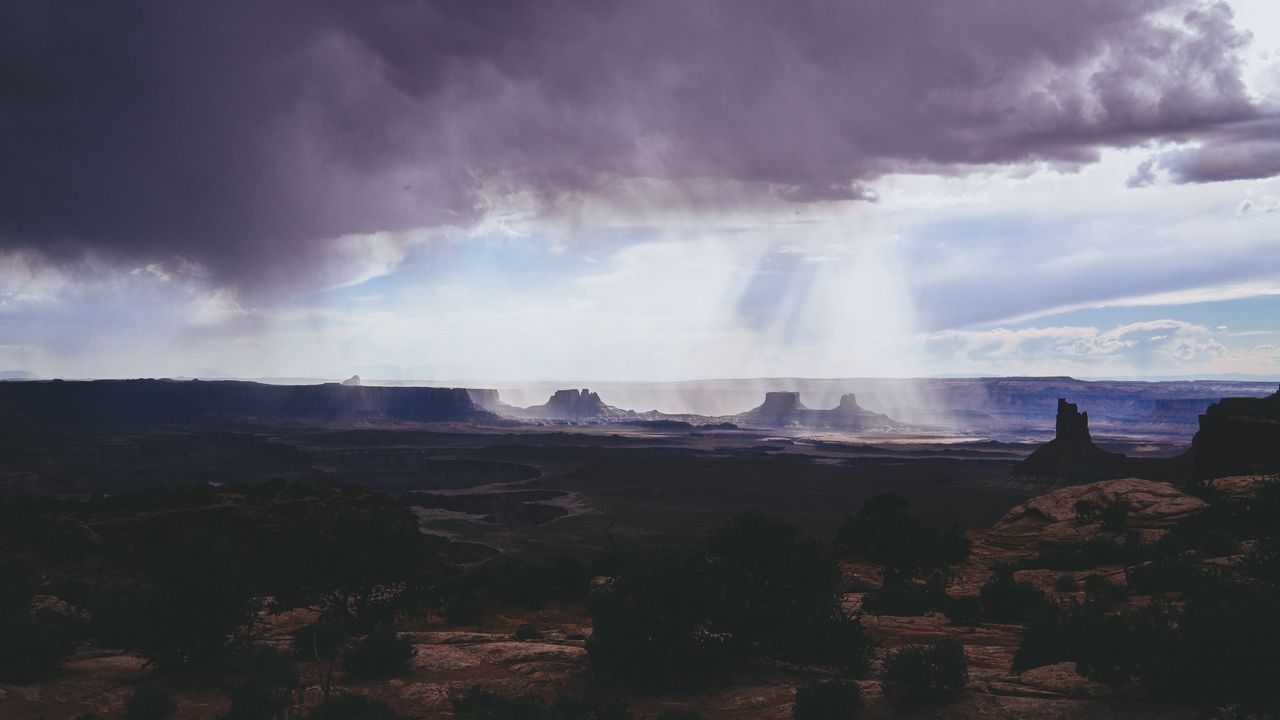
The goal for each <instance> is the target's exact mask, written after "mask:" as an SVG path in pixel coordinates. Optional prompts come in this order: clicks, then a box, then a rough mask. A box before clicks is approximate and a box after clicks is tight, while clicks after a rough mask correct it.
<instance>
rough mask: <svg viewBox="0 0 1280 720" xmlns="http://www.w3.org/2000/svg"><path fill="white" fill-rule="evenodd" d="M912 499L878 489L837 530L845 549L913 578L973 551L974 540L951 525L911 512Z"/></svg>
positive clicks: (839, 543) (891, 575)
mask: <svg viewBox="0 0 1280 720" xmlns="http://www.w3.org/2000/svg"><path fill="white" fill-rule="evenodd" d="M909 508H910V503H909V502H908V501H907V500H906V499H905V498H902V497H899V496H897V495H894V494H892V493H885V494H882V495H877V496H875V497H873V498H871V499H870V500H867V501H866V503H864V504H863V506H862V509H861V510H860V511H858V514H857V515H855V516H853V517H850V518H846V519H845V521H844V523H843V524H842V525H841V526H840V529H839V531H837V533H836V538H835V545H836V547H837V548H839V549H841V550H842V551H844V552H846V553H849V554H851V555H853V556H856V557H862V558H865V559H867V560H869V561H871V562H875V563H880V564H881V565H883V567H884V575H885V578H886V579H888V578H914V577H917V576H919V575H921V574H923V573H926V572H929V571H932V570H940V569H943V568H946V567H949V566H951V565H954V564H956V563H958V562H961V561H963V560H964V559H965V558H967V557H968V556H969V550H970V543H969V540H968V538H966V537H965V536H964V533H962V532H960V530H959V529H958V528H956V527H955V526H952V527H951V528H950V529H949V530H942V529H941V528H939V527H937V526H936V525H934V524H933V523H931V522H928V521H926V520H924V519H922V518H920V517H918V516H916V515H913V514H911V513H910V512H909Z"/></svg>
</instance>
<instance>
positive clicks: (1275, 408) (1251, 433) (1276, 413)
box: [1191, 391, 1280, 480]
mask: <svg viewBox="0 0 1280 720" xmlns="http://www.w3.org/2000/svg"><path fill="white" fill-rule="evenodd" d="M1191 451H1192V454H1193V455H1194V456H1195V460H1194V466H1195V476H1196V478H1197V479H1201V480H1204V479H1209V478H1215V477H1225V476H1228V475H1253V474H1258V473H1264V472H1268V471H1274V468H1277V467H1280V391H1277V392H1276V393H1274V394H1272V395H1269V396H1267V397H1264V398H1223V399H1222V400H1219V401H1218V402H1216V403H1214V404H1212V405H1210V406H1209V409H1208V410H1206V411H1205V412H1204V414H1203V415H1201V416H1200V431H1199V432H1197V433H1196V436H1195V439H1194V440H1192V443H1191Z"/></svg>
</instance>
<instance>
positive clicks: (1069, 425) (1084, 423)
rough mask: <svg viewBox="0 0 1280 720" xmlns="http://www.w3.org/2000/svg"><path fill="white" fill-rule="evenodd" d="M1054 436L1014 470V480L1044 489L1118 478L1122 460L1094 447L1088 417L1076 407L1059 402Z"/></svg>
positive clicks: (1119, 456)
mask: <svg viewBox="0 0 1280 720" xmlns="http://www.w3.org/2000/svg"><path fill="white" fill-rule="evenodd" d="M1055 427H1056V434H1055V435H1054V438H1053V439H1052V440H1050V441H1049V442H1047V443H1045V444H1044V445H1042V446H1040V447H1039V448H1036V451H1035V452H1033V453H1031V454H1030V455H1029V456H1027V457H1026V459H1024V460H1023V461H1022V462H1020V463H1018V464H1017V465H1015V466H1014V468H1013V477H1014V478H1015V479H1016V480H1017V481H1019V482H1021V483H1022V484H1037V485H1043V486H1046V487H1057V486H1062V485H1074V484H1079V483H1087V482H1093V481H1097V480H1102V479H1106V478H1112V477H1116V476H1117V475H1119V474H1120V473H1121V472H1122V471H1123V470H1122V468H1123V466H1124V463H1125V456H1124V455H1121V454H1119V453H1111V452H1107V451H1106V450H1103V449H1102V448H1100V447H1098V446H1097V445H1095V444H1093V438H1092V437H1091V436H1090V435H1089V414H1088V413H1085V412H1080V410H1079V408H1078V407H1077V406H1076V404H1075V403H1069V402H1067V401H1066V399H1065V398H1058V416H1057V420H1056V421H1055Z"/></svg>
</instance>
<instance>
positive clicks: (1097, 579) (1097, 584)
mask: <svg viewBox="0 0 1280 720" xmlns="http://www.w3.org/2000/svg"><path fill="white" fill-rule="evenodd" d="M1128 596H1129V593H1128V591H1127V590H1125V588H1124V587H1123V586H1120V585H1116V584H1115V583H1113V582H1111V581H1110V580H1108V579H1106V578H1104V577H1102V576H1101V575H1090V576H1088V577H1086V578H1085V579H1084V597H1085V602H1088V603H1094V604H1097V605H1099V606H1101V607H1103V608H1107V609H1110V608H1113V607H1115V606H1117V605H1120V604H1121V603H1123V602H1124V601H1125V599H1126V598H1127V597H1128Z"/></svg>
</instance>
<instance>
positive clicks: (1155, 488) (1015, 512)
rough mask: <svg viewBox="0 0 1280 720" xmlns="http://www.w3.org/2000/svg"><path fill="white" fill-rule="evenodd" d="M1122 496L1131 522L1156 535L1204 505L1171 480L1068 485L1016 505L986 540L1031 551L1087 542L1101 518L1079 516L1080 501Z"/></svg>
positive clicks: (1103, 502)
mask: <svg viewBox="0 0 1280 720" xmlns="http://www.w3.org/2000/svg"><path fill="white" fill-rule="evenodd" d="M1121 501H1123V502H1126V503H1128V505H1129V508H1130V509H1129V515H1128V518H1129V519H1128V522H1127V527H1128V528H1130V529H1133V530H1137V531H1139V532H1141V533H1143V535H1144V536H1147V537H1150V538H1152V539H1154V538H1156V537H1158V536H1159V535H1161V534H1163V533H1164V532H1165V531H1166V530H1168V529H1169V528H1171V527H1173V526H1174V525H1176V524H1177V523H1178V522H1180V521H1181V520H1183V519H1185V518H1186V517H1187V516H1189V515H1192V514H1194V513H1197V512H1200V511H1201V510H1203V509H1204V508H1205V507H1206V504H1205V502H1204V501H1203V500H1201V499H1199V498H1196V497H1192V496H1191V495H1188V494H1186V493H1184V492H1182V491H1181V490H1178V489H1177V488H1175V487H1173V486H1172V485H1170V484H1168V483H1163V482H1156V481H1153V480H1140V479H1138V478H1123V479H1119V480H1104V481H1101V482H1095V483H1089V484H1087V485H1073V486H1070V487H1065V488H1062V489H1060V490H1055V491H1053V492H1051V493H1049V494H1047V495H1041V496H1039V497H1036V498H1033V499H1031V500H1029V501H1027V502H1025V503H1023V504H1021V505H1018V506H1017V507H1015V508H1013V509H1012V510H1010V511H1009V512H1007V513H1005V516H1004V517H1003V518H1001V519H1000V521H999V522H997V523H996V524H995V526H994V527H992V528H991V530H989V531H988V532H987V533H986V535H985V541H986V542H989V543H992V544H995V545H998V546H1000V547H1005V548H1020V549H1023V550H1027V551H1034V550H1039V549H1041V548H1044V547H1048V546H1051V545H1067V544H1072V543H1077V542H1083V541H1085V540H1088V539H1089V538H1091V537H1094V536H1095V535H1097V534H1098V531H1099V522H1098V521H1097V520H1096V519H1087V518H1082V517H1080V515H1079V512H1078V508H1077V504H1078V503H1080V502H1087V503H1091V504H1092V505H1093V506H1095V507H1098V508H1106V507H1108V506H1110V505H1114V504H1115V503H1117V502H1121Z"/></svg>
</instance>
